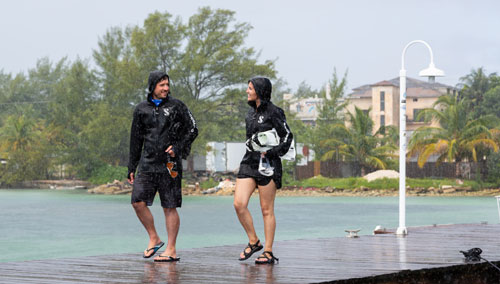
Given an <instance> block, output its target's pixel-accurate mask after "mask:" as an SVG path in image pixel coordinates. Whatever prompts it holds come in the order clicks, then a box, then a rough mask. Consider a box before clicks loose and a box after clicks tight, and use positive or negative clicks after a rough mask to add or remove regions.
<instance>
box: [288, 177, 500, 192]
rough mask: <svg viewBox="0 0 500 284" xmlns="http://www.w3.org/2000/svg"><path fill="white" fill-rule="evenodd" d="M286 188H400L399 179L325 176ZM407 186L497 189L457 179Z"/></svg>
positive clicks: (409, 182) (410, 180)
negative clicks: (461, 181)
mask: <svg viewBox="0 0 500 284" xmlns="http://www.w3.org/2000/svg"><path fill="white" fill-rule="evenodd" d="M285 185H286V186H301V187H316V188H325V187H328V186H329V187H334V188H343V189H355V188H359V187H366V188H369V189H380V190H383V189H397V188H399V179H389V178H382V179H376V180H374V181H371V182H369V181H367V180H365V179H364V178H361V177H350V178H326V177H323V176H316V177H312V178H308V179H304V180H299V181H292V182H290V183H287V184H285ZM406 185H407V186H410V187H411V188H416V187H421V188H430V187H434V188H439V187H441V186H443V185H451V186H457V187H458V186H460V187H471V188H472V189H475V190H478V189H481V188H494V187H497V184H495V183H487V182H478V181H475V180H463V184H459V183H458V182H457V180H456V179H431V178H427V179H415V178H407V179H406Z"/></svg>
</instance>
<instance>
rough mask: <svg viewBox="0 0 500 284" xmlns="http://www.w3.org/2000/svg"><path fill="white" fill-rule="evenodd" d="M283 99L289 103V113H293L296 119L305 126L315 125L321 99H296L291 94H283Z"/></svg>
mask: <svg viewBox="0 0 500 284" xmlns="http://www.w3.org/2000/svg"><path fill="white" fill-rule="evenodd" d="M283 99H284V100H285V101H287V102H288V103H289V105H290V112H293V113H295V114H296V115H297V118H298V119H300V120H302V122H304V123H305V124H309V125H315V124H316V119H317V118H318V115H319V109H320V108H321V105H322V104H323V99H322V98H318V97H314V98H303V99H297V98H295V97H294V95H293V94H284V95H283Z"/></svg>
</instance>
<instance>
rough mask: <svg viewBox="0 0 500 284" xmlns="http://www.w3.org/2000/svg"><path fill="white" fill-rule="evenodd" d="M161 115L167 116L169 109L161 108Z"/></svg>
mask: <svg viewBox="0 0 500 284" xmlns="http://www.w3.org/2000/svg"><path fill="white" fill-rule="evenodd" d="M163 115H165V116H169V115H170V110H169V109H168V108H164V109H163Z"/></svg>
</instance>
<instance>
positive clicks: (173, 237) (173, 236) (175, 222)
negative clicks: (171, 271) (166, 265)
mask: <svg viewBox="0 0 500 284" xmlns="http://www.w3.org/2000/svg"><path fill="white" fill-rule="evenodd" d="M163 213H165V223H166V226H167V235H168V241H167V248H166V249H165V251H164V252H163V253H162V254H161V256H171V257H173V258H176V257H177V251H176V249H175V245H176V242H177V235H178V234H179V227H180V225H181V220H180V218H179V213H178V212H177V208H163ZM156 258H160V256H157V257H156Z"/></svg>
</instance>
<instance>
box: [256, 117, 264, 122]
mask: <svg viewBox="0 0 500 284" xmlns="http://www.w3.org/2000/svg"><path fill="white" fill-rule="evenodd" d="M257 122H258V123H262V122H264V116H263V115H261V116H259V120H258V121H257Z"/></svg>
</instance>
